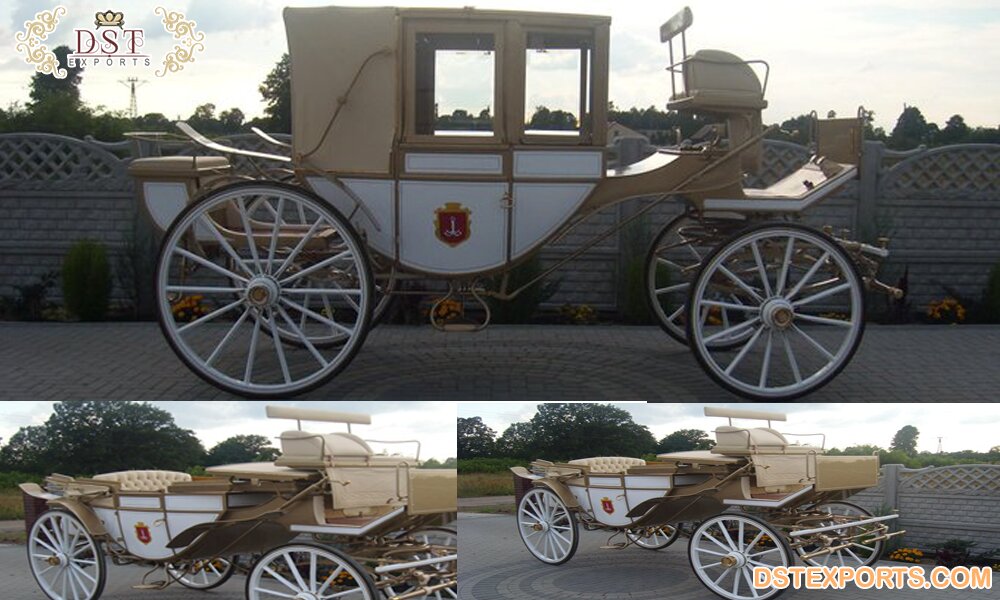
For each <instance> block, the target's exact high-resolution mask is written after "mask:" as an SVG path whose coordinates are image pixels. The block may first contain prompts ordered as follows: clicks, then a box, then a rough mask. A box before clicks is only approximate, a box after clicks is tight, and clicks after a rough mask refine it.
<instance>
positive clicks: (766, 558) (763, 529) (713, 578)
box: [688, 514, 791, 600]
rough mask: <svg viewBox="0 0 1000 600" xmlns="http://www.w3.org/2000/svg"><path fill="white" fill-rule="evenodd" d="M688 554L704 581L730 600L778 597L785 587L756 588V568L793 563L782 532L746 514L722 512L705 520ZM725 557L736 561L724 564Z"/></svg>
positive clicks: (763, 599)
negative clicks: (754, 569) (731, 564)
mask: <svg viewBox="0 0 1000 600" xmlns="http://www.w3.org/2000/svg"><path fill="white" fill-rule="evenodd" d="M764 536H767V537H769V538H770V541H768V540H766V539H765V538H764ZM688 557H689V558H690V560H691V567H692V568H693V569H694V572H695V575H697V577H698V579H700V580H701V582H702V584H704V585H705V587H707V588H708V589H709V590H711V591H712V592H713V593H715V594H717V595H719V596H722V597H723V598H728V599H729V600H744V599H757V600H767V599H768V598H773V597H775V596H777V595H778V594H780V593H781V592H782V591H784V590H782V589H778V588H773V587H772V588H768V589H761V590H758V589H755V588H753V584H752V583H751V582H752V581H753V568H754V567H777V566H785V567H787V566H788V565H789V564H791V560H790V556H789V553H788V550H787V548H786V547H785V544H784V541H783V539H782V538H781V537H780V534H779V533H778V532H777V531H776V530H775V529H773V528H771V527H770V526H768V525H766V524H765V523H763V522H761V521H758V520H756V519H752V518H750V517H747V516H744V515H729V514H723V515H719V516H716V517H712V518H711V519H708V520H707V521H705V522H704V523H702V524H701V525H700V526H699V527H698V528H697V529H696V530H695V531H694V533H693V534H692V535H691V543H690V545H689V546H688ZM740 557H742V558H740ZM726 558H729V559H730V560H735V561H736V562H735V564H734V565H733V566H731V567H725V566H723V564H722V561H723V560H725V559H726ZM741 592H744V593H742V594H741Z"/></svg>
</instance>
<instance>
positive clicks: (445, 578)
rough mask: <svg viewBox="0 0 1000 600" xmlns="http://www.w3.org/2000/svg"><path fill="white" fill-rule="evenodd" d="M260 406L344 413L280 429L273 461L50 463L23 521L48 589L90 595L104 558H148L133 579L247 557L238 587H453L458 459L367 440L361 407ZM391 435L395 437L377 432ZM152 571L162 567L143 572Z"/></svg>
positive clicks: (279, 412) (438, 592)
mask: <svg viewBox="0 0 1000 600" xmlns="http://www.w3.org/2000/svg"><path fill="white" fill-rule="evenodd" d="M267 413H268V416H269V417H274V418H286V419H295V420H298V421H299V422H300V424H301V421H303V420H310V421H327V422H339V423H347V424H348V432H346V433H342V432H339V433H329V434H313V433H308V432H305V431H302V430H301V429H299V430H295V431H287V432H285V433H283V434H282V435H281V448H282V454H281V456H280V458H278V459H277V460H276V461H275V462H273V463H246V464H235V465H224V466H219V467H212V468H210V469H208V471H209V472H210V474H211V475H212V476H211V477H207V478H197V479H192V477H191V476H190V475H188V474H187V473H178V472H172V471H122V472H116V473H104V474H100V475H96V476H94V477H91V478H86V479H83V478H73V477H68V476H65V475H52V476H50V477H48V478H47V479H46V485H45V487H44V488H42V487H41V486H39V485H37V484H22V485H21V489H22V490H23V491H24V492H25V493H27V494H29V495H31V496H34V497H37V498H43V499H45V500H47V504H48V506H49V510H47V511H46V512H44V513H42V515H41V516H40V517H39V518H38V520H37V521H36V522H35V523H34V525H33V526H32V528H31V530H30V532H29V534H28V544H27V546H28V560H29V565H30V568H31V573H32V575H34V577H35V580H36V581H37V582H38V585H39V587H40V588H41V590H42V592H43V593H44V594H45V596H46V597H48V598H50V599H51V600H97V598H99V597H100V596H101V593H102V592H103V591H104V586H105V580H106V577H107V572H108V570H107V558H110V559H111V561H112V562H113V563H114V564H118V565H122V564H139V565H145V566H148V567H149V569H150V570H149V572H148V573H146V575H145V576H144V577H143V579H142V582H141V584H139V585H137V586H135V587H136V589H150V590H158V589H163V588H165V587H167V586H168V585H171V584H173V583H180V584H181V585H183V586H185V587H188V588H192V589H197V590H208V589H212V588H214V587H217V586H220V585H222V584H223V583H225V582H226V581H227V580H228V579H229V578H230V577H231V576H232V574H233V573H234V571H236V570H237V569H241V570H245V571H247V580H246V598H247V600H275V599H276V598H297V599H299V600H330V599H333V598H343V599H345V600H408V599H416V598H432V599H435V600H443V599H447V598H457V597H458V595H457V592H456V589H457V581H456V577H457V566H458V563H457V535H456V532H455V530H454V529H449V528H447V527H442V525H446V524H447V523H448V522H449V521H450V520H451V518H452V517H453V516H454V513H455V512H456V510H457V506H456V500H455V498H456V473H455V471H454V470H452V469H420V468H418V466H419V458H418V457H419V454H420V449H419V447H420V443H419V442H412V441H406V442H398V443H406V444H410V443H415V444H416V449H417V452H416V456H414V457H406V456H402V455H395V454H394V455H380V454H375V453H374V452H373V451H372V449H371V447H370V445H369V444H368V443H367V442H366V441H365V440H363V439H362V438H360V437H358V436H356V435H354V434H352V433H350V424H352V423H353V424H367V423H370V418H369V417H368V416H367V415H359V414H352V413H337V412H328V411H320V410H306V409H297V408H285V407H273V406H269V407H267ZM380 443H383V444H384V443H396V442H380ZM154 574H159V575H160V576H161V578H160V579H158V580H156V581H147V579H149V578H150V577H152V576H154Z"/></svg>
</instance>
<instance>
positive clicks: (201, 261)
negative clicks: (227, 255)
mask: <svg viewBox="0 0 1000 600" xmlns="http://www.w3.org/2000/svg"><path fill="white" fill-rule="evenodd" d="M174 252H175V253H177V254H180V255H181V256H183V257H185V258H187V259H188V260H192V261H194V262H196V263H198V264H199V265H201V266H203V267H205V268H207V269H211V270H212V271H215V272H216V273H218V274H219V275H222V276H223V277H226V278H228V279H235V280H236V281H239V282H240V283H247V282H248V281H250V280H249V279H247V278H246V277H243V276H242V275H237V274H236V273H233V272H232V271H230V270H229V269H226V268H224V267H222V266H221V265H217V264H215V263H214V262H212V261H210V260H207V259H205V258H202V257H201V256H198V255H197V254H195V253H194V252H190V251H188V250H187V249H185V248H182V247H180V246H176V247H174Z"/></svg>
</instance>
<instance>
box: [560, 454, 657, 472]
mask: <svg viewBox="0 0 1000 600" xmlns="http://www.w3.org/2000/svg"><path fill="white" fill-rule="evenodd" d="M569 464H571V465H582V466H587V467H590V472H591V473H625V472H626V471H628V468H629V467H641V466H643V465H645V464H646V461H644V460H642V459H641V458H632V457H629V456H594V457H591V458H578V459H576V460H571V461H569Z"/></svg>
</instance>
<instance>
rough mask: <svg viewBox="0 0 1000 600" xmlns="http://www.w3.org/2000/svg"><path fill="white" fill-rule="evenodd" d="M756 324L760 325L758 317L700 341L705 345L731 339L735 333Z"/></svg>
mask: <svg viewBox="0 0 1000 600" xmlns="http://www.w3.org/2000/svg"><path fill="white" fill-rule="evenodd" d="M758 323H760V317H753V318H752V319H749V320H747V321H743V322H742V323H738V324H736V325H733V326H732V327H730V328H729V329H723V330H722V331H719V332H716V333H713V334H712V335H710V336H708V337H706V338H705V339H704V340H702V341H703V342H704V343H705V344H706V345H707V344H710V343H712V342H714V341H715V340H718V339H721V338H727V337H731V336H732V335H733V334H734V333H736V332H737V331H743V330H744V329H749V328H751V327H754V326H755V325H757V324H758Z"/></svg>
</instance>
